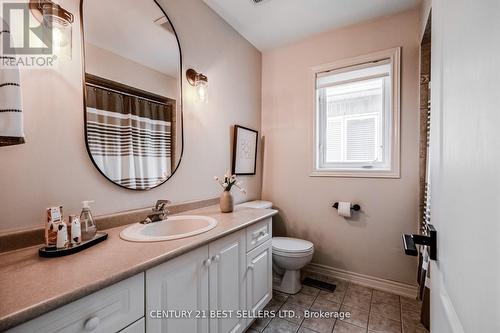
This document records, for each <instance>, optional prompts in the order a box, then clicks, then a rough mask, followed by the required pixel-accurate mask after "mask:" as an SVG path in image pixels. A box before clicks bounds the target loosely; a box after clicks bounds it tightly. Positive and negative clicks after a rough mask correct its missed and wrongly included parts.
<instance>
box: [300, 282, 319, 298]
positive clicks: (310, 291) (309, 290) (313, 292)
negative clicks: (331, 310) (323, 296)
mask: <svg viewBox="0 0 500 333" xmlns="http://www.w3.org/2000/svg"><path fill="white" fill-rule="evenodd" d="M298 293H299V294H302V295H310V296H318V294H319V289H318V288H314V287H310V286H304V285H303V286H302V289H300V291H299V292H298Z"/></svg>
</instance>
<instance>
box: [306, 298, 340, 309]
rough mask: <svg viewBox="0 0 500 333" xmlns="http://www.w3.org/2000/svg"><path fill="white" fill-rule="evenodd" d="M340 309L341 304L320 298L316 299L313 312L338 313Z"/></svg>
mask: <svg viewBox="0 0 500 333" xmlns="http://www.w3.org/2000/svg"><path fill="white" fill-rule="evenodd" d="M339 309H340V303H336V302H330V301H328V300H324V299H319V298H316V300H315V301H314V303H313V305H312V306H311V311H338V310H339Z"/></svg>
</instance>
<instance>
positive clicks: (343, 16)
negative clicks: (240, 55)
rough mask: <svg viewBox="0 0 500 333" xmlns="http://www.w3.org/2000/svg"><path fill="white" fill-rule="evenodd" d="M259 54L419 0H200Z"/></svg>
mask: <svg viewBox="0 0 500 333" xmlns="http://www.w3.org/2000/svg"><path fill="white" fill-rule="evenodd" d="M203 1H204V2H205V3H206V4H207V5H208V6H210V7H211V8H212V9H213V10H214V11H215V12H217V13H218V14H219V15H220V16H221V17H222V18H223V19H224V20H225V21H226V22H228V23H229V24H230V25H231V26H232V27H233V28H234V29H236V30H237V31H238V32H239V33H240V34H241V35H242V36H244V37H245V38H246V39H247V40H248V41H250V43H252V44H253V45H254V46H255V47H257V48H258V49H259V50H268V49H272V48H276V47H280V46H283V45H286V44H289V43H292V42H295V41H298V40H301V39H303V38H306V37H309V36H312V35H314V34H317V33H320V32H323V31H327V30H331V29H334V28H339V27H343V26H346V25H351V24H354V23H358V22H361V21H365V20H369V19H373V18H376V17H380V16H384V15H389V14H394V13H397V12H401V11H404V10H407V9H411V8H413V7H415V6H417V5H418V4H419V3H420V2H421V0H263V1H261V2H260V3H259V4H254V2H253V0H203Z"/></svg>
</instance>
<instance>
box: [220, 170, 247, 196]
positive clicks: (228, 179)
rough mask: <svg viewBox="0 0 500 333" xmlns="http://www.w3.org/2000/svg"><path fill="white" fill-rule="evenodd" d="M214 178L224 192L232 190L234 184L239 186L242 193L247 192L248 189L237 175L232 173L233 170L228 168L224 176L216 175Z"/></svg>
mask: <svg viewBox="0 0 500 333" xmlns="http://www.w3.org/2000/svg"><path fill="white" fill-rule="evenodd" d="M214 179H215V180H216V181H217V182H218V183H219V185H220V186H221V187H222V189H223V190H224V192H229V191H231V188H232V187H233V186H234V187H237V188H238V189H239V190H240V192H241V193H243V194H246V193H247V192H246V190H245V189H244V188H243V184H242V183H241V182H239V181H238V180H237V179H236V175H231V172H230V171H229V170H227V172H226V174H225V175H224V177H221V178H219V177H217V176H215V177H214Z"/></svg>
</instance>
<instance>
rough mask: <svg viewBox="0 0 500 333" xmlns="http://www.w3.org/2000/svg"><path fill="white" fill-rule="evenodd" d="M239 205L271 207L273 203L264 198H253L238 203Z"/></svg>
mask: <svg viewBox="0 0 500 333" xmlns="http://www.w3.org/2000/svg"><path fill="white" fill-rule="evenodd" d="M238 206H239V207H247V208H272V207H273V203H272V202H271V201H264V200H254V201H247V202H244V203H242V204H239V205H238Z"/></svg>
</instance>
